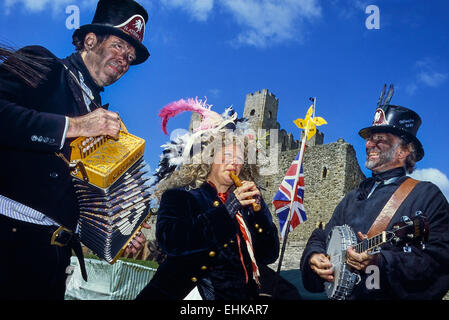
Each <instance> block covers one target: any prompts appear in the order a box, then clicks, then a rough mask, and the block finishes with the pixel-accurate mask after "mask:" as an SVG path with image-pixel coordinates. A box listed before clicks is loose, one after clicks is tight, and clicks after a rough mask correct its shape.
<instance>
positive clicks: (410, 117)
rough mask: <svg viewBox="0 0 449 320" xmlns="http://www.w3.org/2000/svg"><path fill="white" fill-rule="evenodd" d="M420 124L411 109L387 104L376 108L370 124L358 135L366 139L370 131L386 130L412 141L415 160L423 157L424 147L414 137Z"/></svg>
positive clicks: (416, 115)
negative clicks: (414, 149)
mask: <svg viewBox="0 0 449 320" xmlns="http://www.w3.org/2000/svg"><path fill="white" fill-rule="evenodd" d="M420 125H421V118H420V117H419V115H418V114H417V113H416V112H414V111H413V110H410V109H408V108H405V107H401V106H395V105H390V104H387V105H382V106H379V107H378V108H377V110H376V113H375V114H374V121H373V124H372V126H371V127H367V128H364V129H362V130H360V131H359V135H360V136H361V137H362V138H364V139H366V138H368V137H369V136H370V135H371V134H372V133H376V132H386V133H392V134H394V135H396V136H398V137H400V138H402V139H404V140H405V141H407V142H413V143H414V144H415V147H416V151H417V159H416V160H417V161H419V160H421V159H422V158H423V157H424V148H423V146H422V144H421V142H420V141H419V140H418V138H417V137H416V133H417V132H418V128H419V126H420Z"/></svg>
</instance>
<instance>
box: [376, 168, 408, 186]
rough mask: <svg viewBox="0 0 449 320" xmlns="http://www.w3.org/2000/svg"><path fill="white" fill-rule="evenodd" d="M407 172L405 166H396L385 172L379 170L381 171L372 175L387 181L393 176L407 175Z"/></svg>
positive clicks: (379, 179)
mask: <svg viewBox="0 0 449 320" xmlns="http://www.w3.org/2000/svg"><path fill="white" fill-rule="evenodd" d="M405 174H406V172H405V168H404V167H398V168H394V169H390V170H387V171H384V172H379V173H374V172H373V175H372V178H373V179H374V180H375V181H379V182H380V181H383V182H385V181H386V180H390V179H392V178H400V177H402V176H405Z"/></svg>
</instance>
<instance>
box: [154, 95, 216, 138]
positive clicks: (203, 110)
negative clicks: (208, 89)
mask: <svg viewBox="0 0 449 320" xmlns="http://www.w3.org/2000/svg"><path fill="white" fill-rule="evenodd" d="M206 101H207V100H205V101H204V102H203V101H202V100H198V98H195V100H193V99H192V98H189V99H187V100H184V99H180V100H178V101H174V102H171V103H169V104H167V105H166V106H165V107H163V108H162V109H161V110H160V111H159V117H161V118H162V124H161V126H162V131H163V132H164V133H165V134H168V132H167V122H168V120H169V119H170V118H173V117H174V116H176V115H177V114H179V113H182V112H185V111H193V112H196V113H199V114H200V115H201V116H202V117H203V119H202V121H201V125H200V129H202V130H204V129H208V128H209V127H210V126H211V125H213V123H216V122H217V121H221V120H222V118H221V116H220V115H219V114H218V113H216V112H215V111H212V110H210V109H209V108H207V107H206V106H207V104H206Z"/></svg>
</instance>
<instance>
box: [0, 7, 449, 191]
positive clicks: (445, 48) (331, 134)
mask: <svg viewBox="0 0 449 320" xmlns="http://www.w3.org/2000/svg"><path fill="white" fill-rule="evenodd" d="M139 2H140V3H142V4H143V5H144V6H145V7H146V8H147V10H148V12H149V16H150V21H149V25H148V26H147V32H146V35H145V40H144V43H145V45H146V46H147V47H148V49H149V50H150V52H151V57H150V59H149V60H148V61H147V62H146V63H144V64H142V65H139V66H136V67H133V68H131V70H130V71H129V72H128V73H127V74H126V75H125V76H124V78H122V79H121V80H120V81H119V82H117V83H116V84H114V85H112V86H111V87H108V88H106V90H105V93H104V94H103V101H104V102H105V103H106V102H109V103H110V104H111V106H110V109H111V110H114V111H118V112H119V113H120V115H121V116H122V118H123V120H124V121H125V124H126V125H127V127H128V129H129V130H130V132H132V133H134V134H136V135H138V136H140V137H142V138H144V139H145V140H146V142H147V146H146V154H145V158H146V160H147V162H148V163H149V164H150V166H151V167H152V168H155V167H156V166H157V163H158V160H159V154H160V153H161V148H160V146H161V145H162V144H163V143H165V142H166V141H167V140H168V138H169V137H168V136H166V135H164V134H163V133H162V131H161V129H160V120H159V118H158V116H157V113H158V111H159V109H161V108H162V107H163V106H164V105H166V104H167V103H169V102H171V101H173V100H178V99H180V98H187V97H195V96H198V97H200V98H202V97H205V96H206V97H207V98H208V103H210V104H213V110H215V111H218V112H220V113H221V112H222V111H224V109H225V108H226V107H228V106H230V105H233V106H234V109H235V110H236V111H237V112H238V113H239V114H242V112H243V105H244V102H245V95H246V94H247V93H250V92H255V91H258V90H261V89H264V88H266V89H268V90H269V91H270V92H272V93H274V94H275V95H276V97H277V98H279V113H278V122H279V123H280V125H281V128H283V129H285V130H287V132H292V133H294V135H295V138H297V139H298V138H299V134H300V132H299V129H297V128H296V126H295V125H294V124H293V120H295V119H296V118H299V117H301V118H302V117H303V116H304V115H305V113H306V111H307V107H308V106H309V104H310V102H309V101H308V98H309V97H311V96H316V97H317V110H316V112H317V115H319V116H321V117H323V118H325V119H326V120H327V122H328V124H327V125H325V126H322V127H320V129H321V131H323V132H324V134H325V137H324V142H325V143H330V142H334V141H336V140H337V139H338V138H343V139H344V140H345V141H347V142H349V143H351V144H352V145H353V146H354V148H355V150H356V152H357V157H358V159H359V163H360V164H361V168H362V170H363V171H364V173H365V174H366V175H369V174H370V173H369V171H368V170H366V169H365V168H364V166H363V163H364V141H363V140H362V139H361V138H360V137H359V136H358V134H357V132H358V131H359V129H361V128H363V127H365V126H368V125H370V124H371V122H372V119H373V115H374V111H375V108H376V102H377V99H378V97H379V93H380V91H381V88H382V86H383V84H384V83H387V85H388V84H390V83H393V84H394V86H395V95H394V96H393V99H392V103H393V104H399V105H403V106H406V107H410V108H412V109H413V110H415V111H416V112H418V114H420V116H421V118H422V119H423V124H422V126H421V128H420V130H419V132H418V137H419V139H420V140H421V142H422V143H423V145H424V149H425V157H424V159H423V160H422V161H420V162H419V163H418V166H417V168H418V170H417V173H416V174H417V175H419V178H422V179H427V180H432V181H434V182H435V183H437V184H438V185H439V186H440V188H441V189H442V190H443V192H445V194H446V195H447V196H449V180H448V178H447V177H448V176H449V140H448V126H447V122H448V120H449V59H448V57H449V1H445V0H431V1H421V0H381V1H373V2H367V1H357V0H354V1H350V0H326V1H325V0H284V1H282V0H259V1H256V0H155V1H150V0H142V1H139ZM69 5H76V6H77V7H78V8H79V10H80V11H79V12H80V24H81V25H82V24H87V23H90V22H91V20H92V17H93V14H94V11H95V6H96V1H95V0H78V1H76V0H59V1H58V0H52V1H50V0H4V1H2V2H1V3H0V41H1V42H3V43H7V44H10V45H13V46H14V47H17V48H19V47H21V46H24V45H31V44H39V45H43V46H45V47H47V48H48V49H50V50H51V51H53V52H54V53H55V54H56V55H57V56H60V57H64V56H67V55H69V54H71V53H72V52H73V46H72V45H71V35H72V33H73V30H70V29H68V28H67V26H66V19H67V18H68V17H69V14H67V13H66V8H67V6H69ZM368 5H375V6H377V8H378V9H379V22H380V24H379V29H368V28H367V26H366V20H367V19H368V20H369V21H368V22H372V20H370V18H371V13H372V12H371V11H368V13H366V8H367V7H368ZM189 118H190V114H182V115H180V116H177V117H176V118H174V119H171V120H170V121H169V123H168V129H169V131H172V130H174V129H177V128H186V127H187V125H188V121H189Z"/></svg>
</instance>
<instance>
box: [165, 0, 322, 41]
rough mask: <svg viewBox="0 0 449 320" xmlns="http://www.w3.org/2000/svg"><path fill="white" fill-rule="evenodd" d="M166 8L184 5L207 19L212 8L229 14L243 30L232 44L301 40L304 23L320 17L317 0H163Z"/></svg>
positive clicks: (197, 17) (195, 17)
mask: <svg viewBox="0 0 449 320" xmlns="http://www.w3.org/2000/svg"><path fill="white" fill-rule="evenodd" d="M161 2H162V4H163V5H164V6H166V7H167V8H172V9H181V10H183V11H185V12H187V13H188V14H190V15H191V18H192V19H193V20H196V21H200V22H205V21H207V20H208V18H209V17H210V15H211V14H212V13H213V10H214V9H216V8H219V9H222V12H225V13H227V14H229V15H230V16H231V17H232V19H233V20H235V22H236V23H237V25H238V26H239V27H240V28H241V29H242V31H241V32H240V33H239V34H237V35H236V37H234V39H233V40H232V41H231V43H232V44H233V45H236V46H240V45H250V46H255V47H266V46H269V45H270V44H276V43H280V42H283V41H287V40H301V36H302V32H303V30H301V26H302V23H303V22H304V21H306V20H309V21H313V19H317V18H319V17H321V7H320V6H319V5H318V0H215V1H214V0H161Z"/></svg>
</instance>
